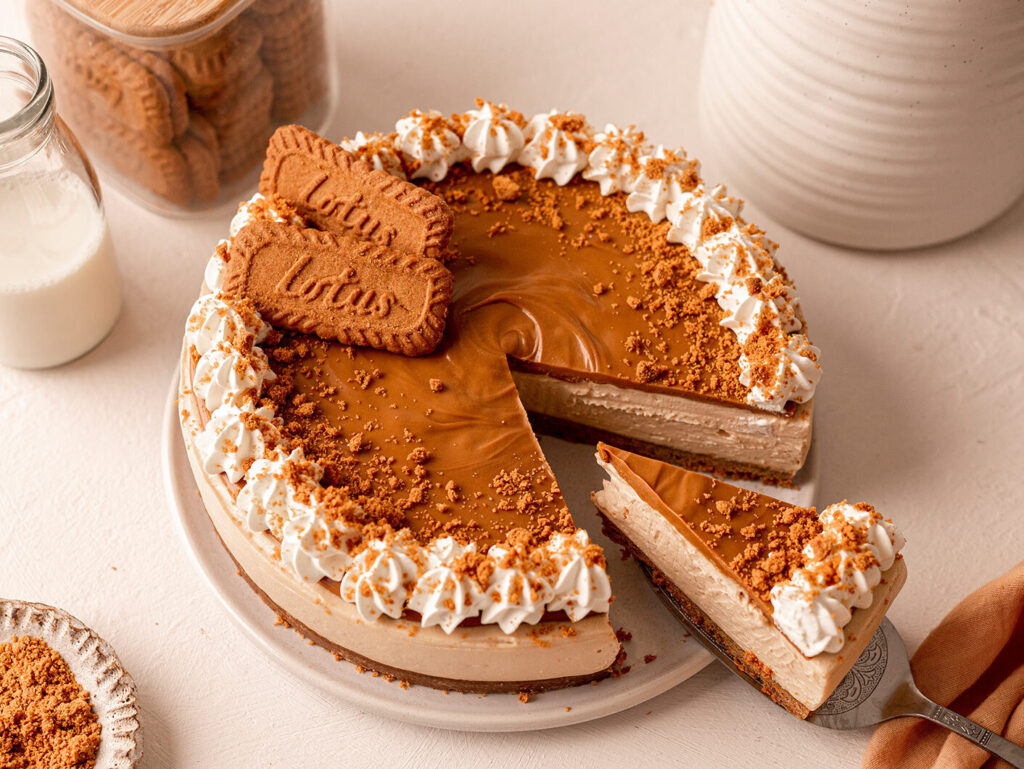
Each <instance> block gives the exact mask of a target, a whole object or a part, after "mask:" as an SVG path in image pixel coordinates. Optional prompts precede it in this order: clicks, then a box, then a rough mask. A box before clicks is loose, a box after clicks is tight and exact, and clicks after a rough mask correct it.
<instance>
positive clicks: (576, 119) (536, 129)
mask: <svg viewBox="0 0 1024 769" xmlns="http://www.w3.org/2000/svg"><path fill="white" fill-rule="evenodd" d="M590 135H591V131H590V126H588V125H587V121H586V118H584V117H583V116H582V115H579V114H577V113H575V112H558V111H557V110H551V112H548V113H546V114H540V115H534V116H533V117H532V118H530V122H529V123H527V124H526V130H525V131H523V136H524V138H525V139H526V145H525V146H524V147H523V149H522V150H521V151H520V153H519V157H518V158H517V161H518V162H519V164H520V165H523V166H528V167H529V168H532V169H533V170H534V177H535V178H537V179H552V180H554V182H555V184H557V185H559V186H565V185H566V184H568V183H569V181H570V180H571V179H572V178H573V177H574V176H575V175H576V174H577V173H579V172H580V171H581V170H583V169H584V168H586V166H587V155H588V152H589V146H588V145H589V144H590V141H591V138H590Z"/></svg>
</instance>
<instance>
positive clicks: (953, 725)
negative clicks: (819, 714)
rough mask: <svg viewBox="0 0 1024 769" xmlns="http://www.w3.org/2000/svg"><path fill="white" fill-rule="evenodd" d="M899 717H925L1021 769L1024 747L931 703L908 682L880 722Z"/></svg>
mask: <svg viewBox="0 0 1024 769" xmlns="http://www.w3.org/2000/svg"><path fill="white" fill-rule="evenodd" d="M900 716H917V717H919V718H926V719H928V720H929V721H932V722H934V723H936V724H939V725H941V726H944V727H946V728H947V729H949V730H950V731H951V732H954V733H956V734H959V735H960V736H961V737H963V738H964V739H967V740H970V741H971V742H973V743H974V744H975V745H977V746H978V747H981V748H984V749H985V750H987V751H988V752H989V753H991V754H992V755H994V756H997V757H999V758H1001V759H1003V761H1005V762H1006V763H1008V764H1010V765H1011V766H1013V767H1016V769H1024V747H1021V746H1020V745H1017V744H1015V743H1013V742H1010V741H1009V740H1008V739H1006V738H1004V737H1001V736H1000V735H998V734H996V733H995V732H992V731H989V730H988V729H986V728H985V727H984V726H982V725H981V724H976V723H975V722H974V721H972V720H971V719H969V718H965V717H964V716H962V715H960V714H959V713H954V712H953V711H952V710H950V709H949V708H944V707H942V705H939V704H938V703H936V702H932V701H931V700H930V699H928V698H927V697H925V696H924V695H923V694H921V692H919V691H918V690H917V687H916V686H914V685H913V684H912V683H910V682H907V683H904V684H903V686H901V687H900V690H899V691H898V692H897V693H896V694H895V695H894V696H893V697H892V699H891V700H890V701H889V704H888V705H887V707H886V709H885V712H884V713H883V720H888V719H890V718H898V717H900Z"/></svg>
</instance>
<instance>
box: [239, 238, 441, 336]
mask: <svg viewBox="0 0 1024 769" xmlns="http://www.w3.org/2000/svg"><path fill="white" fill-rule="evenodd" d="M224 290H225V292H227V293H233V294H236V295H239V296H245V297H248V298H249V299H251V300H252V301H253V304H255V306H256V309H257V310H259V312H260V314H261V315H262V316H263V318H265V319H266V320H268V321H270V322H271V323H273V324H274V325H275V326H279V327H283V328H288V329H292V330H294V331H300V332H302V333H306V334H316V335H317V336H320V337H322V338H324V339H337V340H338V341H340V342H341V343H342V344H355V345H361V346H365V347H375V348H377V349H382V350H388V351H390V352H394V353H400V354H402V355H426V354H428V353H431V352H433V351H434V349H435V348H436V347H437V345H438V344H439V343H440V341H441V336H442V334H443V333H444V325H445V318H446V317H447V314H448V304H449V302H450V301H451V296H452V274H451V273H450V272H449V271H448V270H447V269H445V267H444V266H443V265H442V264H441V263H440V262H439V261H437V260H436V259H430V258H428V257H423V256H415V255H413V254H406V253H402V252H400V251H395V250H393V249H389V248H385V247H383V246H378V245H375V244H373V243H367V242H365V241H358V240H354V239H353V238H348V237H344V236H341V237H339V236H336V235H333V234H331V233H329V232H323V231H321V230H312V229H309V230H304V229H299V228H298V227H294V226H292V225H289V224H283V223H278V222H269V221H258V222H253V223H252V224H249V225H247V226H245V227H243V228H242V230H241V231H240V232H239V233H238V234H237V235H236V236H235V239H234V242H233V243H232V246H231V258H230V259H229V261H228V266H227V270H226V272H225V273H224Z"/></svg>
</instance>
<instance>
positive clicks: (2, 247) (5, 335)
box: [0, 37, 121, 368]
mask: <svg viewBox="0 0 1024 769" xmlns="http://www.w3.org/2000/svg"><path fill="white" fill-rule="evenodd" d="M120 308H121V281H120V277H119V275H118V271H117V264H116V262H115V260H114V252H113V248H112V246H111V242H110V234H109V232H108V231H107V221H106V217H105V216H104V214H103V207H102V203H101V200H100V190H99V184H98V183H97V181H96V176H95V174H94V173H93V170H92V167H91V166H90V165H89V161H88V160H87V159H86V157H85V155H84V154H83V153H82V151H81V148H80V147H79V145H78V142H77V141H76V140H75V137H74V136H73V135H72V134H71V133H70V132H69V131H68V129H67V127H66V126H65V125H64V122H63V121H62V120H61V119H60V117H59V116H58V115H57V113H56V110H55V106H54V99H53V88H52V86H51V84H50V78H49V75H48V74H47V72H46V66H45V65H44V63H43V60H42V59H41V58H40V57H39V54H37V53H36V52H35V51H34V50H32V48H30V47H29V46H27V45H25V44H24V43H21V42H19V41H17V40H14V39H12V38H9V37H0V364H3V365H7V366H14V367H17V368H44V367H48V366H56V365H59V364H61V363H65V362H67V361H69V360H72V359H74V358H77V357H79V356H80V355H83V354H84V353H86V352H88V351H89V350H90V349H92V348H93V347H95V346H96V345H97V344H98V343H99V342H100V341H101V340H102V339H103V338H104V337H105V336H106V335H107V333H108V332H109V331H110V329H111V328H112V327H113V325H114V321H116V320H117V316H118V313H119V311H120Z"/></svg>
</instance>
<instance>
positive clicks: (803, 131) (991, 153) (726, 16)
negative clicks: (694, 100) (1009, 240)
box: [700, 0, 1024, 249]
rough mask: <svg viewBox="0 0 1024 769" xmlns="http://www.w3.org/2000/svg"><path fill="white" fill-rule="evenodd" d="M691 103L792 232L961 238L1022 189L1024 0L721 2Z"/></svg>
mask: <svg viewBox="0 0 1024 769" xmlns="http://www.w3.org/2000/svg"><path fill="white" fill-rule="evenodd" d="M700 112H701V122H702V126H703V130H704V135H705V139H706V141H707V143H708V146H709V147H710V148H711V151H712V154H713V155H714V157H715V160H716V161H717V162H718V164H719V166H720V168H721V170H722V172H723V174H722V178H723V179H724V180H726V181H727V182H728V183H729V187H730V190H731V191H732V192H734V193H738V194H739V195H741V196H743V197H748V198H749V199H750V200H751V201H752V202H755V203H756V204H757V205H758V206H760V207H761V208H762V209H764V210H765V211H767V212H768V213H769V214H770V215H771V216H772V217H774V218H776V219H778V220H779V221H781V222H783V223H784V224H787V225H789V226H791V227H793V228H794V229H797V230H800V231H802V232H804V233H806V234H808V235H811V236H812V237H816V238H819V239H821V240H826V241H830V242H834V243H839V244H843V245H848V246H854V247H859V248H870V249H900V248H911V247H914V246H923V245H927V244H931V243H938V242H941V241H944V240H949V239H951V238H955V237H957V236H960V235H963V234H965V233H967V232H970V231H971V230H974V229H976V228H978V227H980V226H981V225H983V224H985V223H986V222H988V221H990V220H991V219H993V218H994V217H996V216H997V215H999V214H1000V213H1001V212H1003V211H1004V210H1005V209H1006V208H1008V207H1009V206H1010V205H1011V204H1012V203H1013V202H1014V201H1015V200H1016V199H1017V198H1018V197H1019V196H1020V195H1021V193H1022V192H1024V2H1022V1H1021V0H960V1H959V2H958V1H957V0H899V1H897V0H715V2H714V5H713V6H712V10H711V14H710V18H709V22H708V31H707V39H706V43H705V50H704V58H703V61H702V66H701V83H700Z"/></svg>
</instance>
